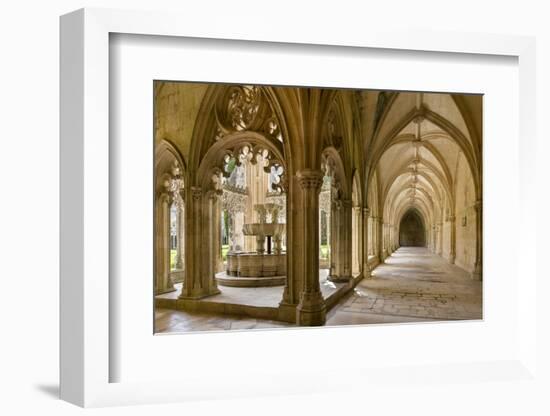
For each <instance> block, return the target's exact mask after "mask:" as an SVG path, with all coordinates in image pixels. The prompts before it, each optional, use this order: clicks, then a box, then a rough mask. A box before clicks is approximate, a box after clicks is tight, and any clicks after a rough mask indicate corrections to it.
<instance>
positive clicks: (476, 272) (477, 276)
mask: <svg viewBox="0 0 550 416" xmlns="http://www.w3.org/2000/svg"><path fill="white" fill-rule="evenodd" d="M481 269H482V268H481V264H476V266H475V267H474V270H473V271H472V273H471V275H470V276H471V278H472V280H481Z"/></svg>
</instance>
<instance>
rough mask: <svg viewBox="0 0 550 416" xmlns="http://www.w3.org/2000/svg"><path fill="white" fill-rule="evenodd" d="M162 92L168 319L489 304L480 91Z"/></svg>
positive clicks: (363, 317)
mask: <svg viewBox="0 0 550 416" xmlns="http://www.w3.org/2000/svg"><path fill="white" fill-rule="evenodd" d="M154 94H155V96H154V100H155V114H154V117H155V248H154V255H155V273H154V290H155V293H154V296H155V314H156V315H155V316H156V319H155V332H186V331H195V330H224V329H225V330H227V329H246V328H275V327H286V326H320V325H346V324H368V323H400V322H420V321H438V320H464V319H481V318H482V282H481V280H482V279H481V277H482V209H481V207H482V136H481V134H482V97H481V96H480V95H467V94H448V93H422V92H397V91H375V90H353V89H329V88H309V87H308V88H306V87H271V86H252V85H224V84H200V83H186V82H166V81H162V82H160V81H157V82H155V85H154Z"/></svg>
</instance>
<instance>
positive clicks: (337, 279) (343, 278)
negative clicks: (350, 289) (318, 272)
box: [327, 275, 352, 283]
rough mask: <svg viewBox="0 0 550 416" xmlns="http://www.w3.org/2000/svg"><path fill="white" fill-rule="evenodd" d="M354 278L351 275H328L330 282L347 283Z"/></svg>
mask: <svg viewBox="0 0 550 416" xmlns="http://www.w3.org/2000/svg"><path fill="white" fill-rule="evenodd" d="M351 279H352V277H351V276H335V275H330V276H328V277H327V280H328V281H329V282H334V283H347V282H349V281H350V280H351Z"/></svg>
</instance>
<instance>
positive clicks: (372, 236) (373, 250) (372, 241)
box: [369, 214, 376, 256]
mask: <svg viewBox="0 0 550 416" xmlns="http://www.w3.org/2000/svg"><path fill="white" fill-rule="evenodd" d="M369 220H370V235H369V238H370V253H369V254H370V255H372V256H374V255H376V221H375V218H374V215H372V214H371V215H370V217H369Z"/></svg>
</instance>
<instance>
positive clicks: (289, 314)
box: [278, 302, 297, 324]
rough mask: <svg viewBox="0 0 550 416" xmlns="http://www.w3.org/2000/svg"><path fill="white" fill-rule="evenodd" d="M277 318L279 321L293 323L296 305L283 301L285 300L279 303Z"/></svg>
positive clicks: (294, 321)
mask: <svg viewBox="0 0 550 416" xmlns="http://www.w3.org/2000/svg"><path fill="white" fill-rule="evenodd" d="M278 318H279V320H280V321H283V322H289V323H292V324H295V323H296V318H297V313H296V305H293V304H291V303H285V302H281V303H279V316H278Z"/></svg>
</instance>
